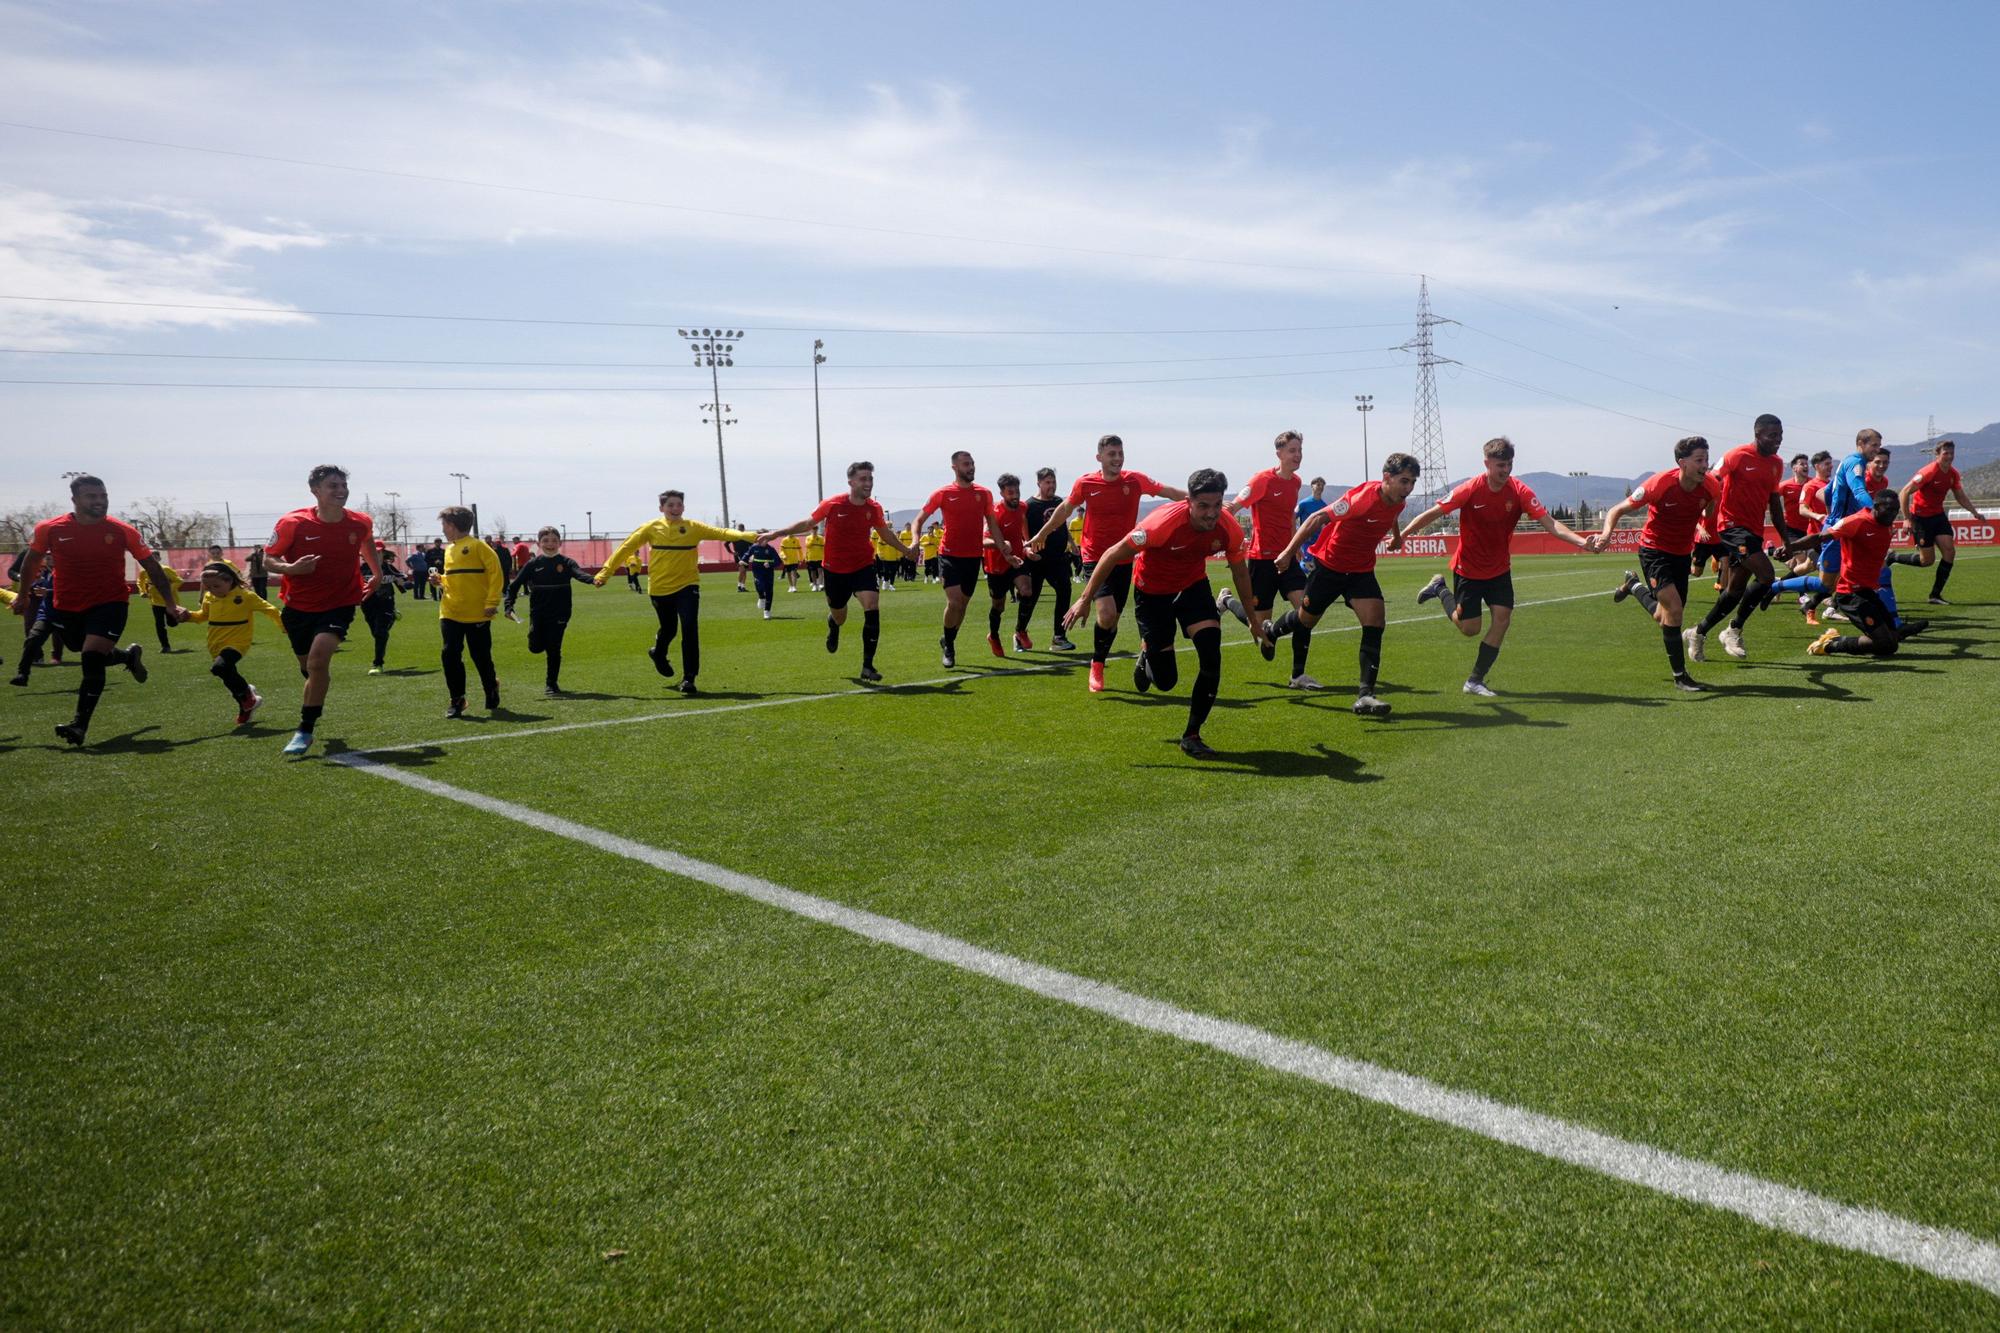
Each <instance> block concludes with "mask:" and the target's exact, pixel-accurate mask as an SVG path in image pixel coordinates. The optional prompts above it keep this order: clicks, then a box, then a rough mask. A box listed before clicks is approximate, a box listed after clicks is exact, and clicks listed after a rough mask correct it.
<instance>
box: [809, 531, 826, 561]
mask: <svg viewBox="0 0 2000 1333" xmlns="http://www.w3.org/2000/svg"><path fill="white" fill-rule="evenodd" d="M825 554H826V538H824V537H822V536H820V535H819V534H818V533H817V532H815V533H814V534H813V535H812V536H810V537H808V538H806V559H808V560H817V559H819V558H820V557H821V556H823V555H825Z"/></svg>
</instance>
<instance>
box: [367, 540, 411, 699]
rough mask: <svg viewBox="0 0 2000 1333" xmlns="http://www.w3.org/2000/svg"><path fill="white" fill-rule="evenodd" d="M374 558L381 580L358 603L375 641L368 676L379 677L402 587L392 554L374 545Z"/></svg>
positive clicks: (393, 625)
mask: <svg viewBox="0 0 2000 1333" xmlns="http://www.w3.org/2000/svg"><path fill="white" fill-rule="evenodd" d="M375 556H376V559H378V560H380V561H381V562H382V577H381V579H379V580H378V581H377V582H376V584H375V586H374V588H373V589H371V590H370V591H369V593H368V595H367V596H366V597H364V598H362V599H361V618H362V619H363V620H365V621H367V622H368V635H369V637H370V638H372V639H373V640H374V641H375V660H374V661H373V662H372V663H370V664H369V667H368V674H369V675H371V676H379V675H381V674H382V665H383V662H384V660H385V659H386V658H387V657H388V655H389V631H390V630H392V629H394V628H395V627H396V590H397V588H399V587H401V586H402V584H400V583H399V582H398V581H397V578H396V567H395V565H394V563H393V562H394V560H395V558H396V557H395V555H394V553H393V552H391V551H390V550H389V549H388V548H387V547H386V546H384V545H383V544H382V543H381V542H376V543H375Z"/></svg>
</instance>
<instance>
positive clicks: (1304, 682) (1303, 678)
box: [1286, 672, 1326, 690]
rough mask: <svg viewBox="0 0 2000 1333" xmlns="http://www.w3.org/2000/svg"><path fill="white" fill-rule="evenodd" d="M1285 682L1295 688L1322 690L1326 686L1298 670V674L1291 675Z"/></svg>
mask: <svg viewBox="0 0 2000 1333" xmlns="http://www.w3.org/2000/svg"><path fill="white" fill-rule="evenodd" d="M1286 684H1288V685H1290V686H1291V687H1292V688H1293V689H1295V690H1323V689H1325V688H1326V686H1324V685H1322V684H1320V683H1319V682H1318V681H1316V680H1314V679H1313V678H1312V677H1311V676H1308V675H1306V674H1305V673H1304V672H1300V673H1299V674H1298V675H1296V676H1293V677H1292V678H1291V680H1289V681H1287V682H1286Z"/></svg>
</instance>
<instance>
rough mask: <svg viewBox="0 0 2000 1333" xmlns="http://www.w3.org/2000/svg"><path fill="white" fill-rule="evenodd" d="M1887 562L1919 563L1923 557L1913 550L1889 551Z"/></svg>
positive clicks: (1901, 563)
mask: <svg viewBox="0 0 2000 1333" xmlns="http://www.w3.org/2000/svg"><path fill="white" fill-rule="evenodd" d="M1889 563H1890V564H1892V565H1921V564H1923V563H1924V558H1923V557H1922V556H1921V555H1918V554H1917V553H1916V552H1915V551H1891V552H1889Z"/></svg>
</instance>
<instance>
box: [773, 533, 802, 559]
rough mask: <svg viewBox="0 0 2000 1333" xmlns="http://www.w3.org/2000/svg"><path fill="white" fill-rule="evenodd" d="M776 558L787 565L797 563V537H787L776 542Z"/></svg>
mask: <svg viewBox="0 0 2000 1333" xmlns="http://www.w3.org/2000/svg"><path fill="white" fill-rule="evenodd" d="M778 558H779V559H780V560H782V561H784V562H785V563H786V564H788V565H796V564H797V563H799V539H798V538H797V537H787V538H785V539H784V540H783V541H781V542H779V543H778Z"/></svg>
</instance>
